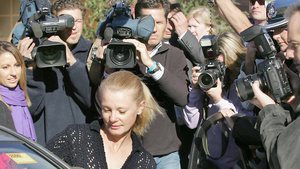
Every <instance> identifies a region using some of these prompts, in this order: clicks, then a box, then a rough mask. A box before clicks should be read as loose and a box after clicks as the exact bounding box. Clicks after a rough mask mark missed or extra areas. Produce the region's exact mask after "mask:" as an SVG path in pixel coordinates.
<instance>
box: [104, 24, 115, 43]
mask: <svg viewBox="0 0 300 169" xmlns="http://www.w3.org/2000/svg"><path fill="white" fill-rule="evenodd" d="M113 35H114V30H113V29H112V28H111V27H107V28H105V30H104V35H103V37H104V40H105V41H107V42H109V41H110V40H111V39H112V37H113Z"/></svg>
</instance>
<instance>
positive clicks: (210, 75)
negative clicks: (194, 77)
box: [198, 35, 226, 90]
mask: <svg viewBox="0 0 300 169" xmlns="http://www.w3.org/2000/svg"><path fill="white" fill-rule="evenodd" d="M217 39H218V38H217V37H216V36H215V35H205V36H203V37H202V38H201V40H200V44H201V47H202V50H203V54H204V57H205V58H206V63H205V64H200V65H199V66H200V75H199V77H198V84H199V86H200V88H201V89H202V90H208V89H210V88H212V87H214V86H215V85H216V83H217V79H218V78H220V80H221V81H223V80H224V77H225V71H226V66H225V64H224V62H220V61H218V60H217V57H218V56H219V55H220V51H219V48H218V43H217Z"/></svg>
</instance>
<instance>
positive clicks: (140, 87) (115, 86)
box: [96, 71, 164, 135]
mask: <svg viewBox="0 0 300 169" xmlns="http://www.w3.org/2000/svg"><path fill="white" fill-rule="evenodd" d="M105 90H110V91H123V90H127V91H128V90H130V91H134V92H133V96H132V97H133V99H134V100H135V101H136V103H141V102H142V101H145V108H144V109H143V112H142V113H141V114H140V115H138V116H137V119H136V122H135V124H134V126H133V131H134V132H135V133H136V134H137V135H143V134H144V133H145V132H146V130H147V128H148V127H149V125H150V123H151V122H152V121H153V120H154V118H155V117H156V115H158V114H161V115H162V114H163V113H164V109H163V108H161V107H160V106H159V105H158V103H157V102H156V101H155V99H154V98H153V96H152V94H151V93H150V90H149V88H148V87H147V86H146V85H145V84H144V83H143V82H142V81H141V80H140V78H139V77H138V76H136V75H134V74H133V73H131V72H129V71H118V72H115V73H112V74H110V75H109V76H108V77H107V78H106V79H105V80H104V81H102V82H101V85H100V86H99V88H98V90H97V92H96V104H97V107H98V112H100V111H101V110H100V109H101V108H100V106H99V105H101V104H100V102H101V100H100V97H101V93H102V92H104V91H105ZM124 99H126V98H124ZM99 110H100V111H99Z"/></svg>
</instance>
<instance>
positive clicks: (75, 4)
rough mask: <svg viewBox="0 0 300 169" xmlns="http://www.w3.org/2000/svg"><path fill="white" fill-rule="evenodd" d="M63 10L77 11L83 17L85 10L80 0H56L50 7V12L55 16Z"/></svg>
mask: <svg viewBox="0 0 300 169" xmlns="http://www.w3.org/2000/svg"><path fill="white" fill-rule="evenodd" d="M64 9H79V10H80V11H81V12H82V17H84V15H85V12H86V9H85V7H84V5H83V4H82V2H81V1H80V0H57V1H55V2H54V3H53V5H52V7H51V12H52V13H53V14H54V15H56V14H57V13H58V12H59V11H61V10H64Z"/></svg>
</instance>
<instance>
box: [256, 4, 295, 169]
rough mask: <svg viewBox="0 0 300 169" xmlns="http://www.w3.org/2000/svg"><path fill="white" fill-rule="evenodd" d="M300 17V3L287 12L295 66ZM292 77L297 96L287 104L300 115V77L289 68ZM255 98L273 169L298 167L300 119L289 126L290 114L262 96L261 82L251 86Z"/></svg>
mask: <svg viewBox="0 0 300 169" xmlns="http://www.w3.org/2000/svg"><path fill="white" fill-rule="evenodd" d="M299 17H300V4H299V3H298V4H297V5H295V6H294V7H291V8H290V9H288V11H287V18H289V23H288V32H289V34H288V39H289V45H290V48H289V49H288V50H290V51H291V52H294V54H295V57H294V60H293V63H294V64H296V65H298V64H299V63H300V62H299V60H300V59H299V58H300V53H299V45H298V44H299V42H300V38H299V36H300V33H299V26H300V22H299ZM286 72H287V73H288V75H289V78H290V83H291V85H292V87H293V89H294V95H293V96H292V97H291V98H290V99H289V100H288V103H289V104H290V105H291V106H292V107H293V110H294V111H295V112H296V113H299V106H300V105H299V96H300V95H299V82H300V81H299V80H300V79H299V77H298V76H297V75H296V74H295V73H293V72H292V71H290V70H289V69H287V71H286ZM252 88H253V92H254V94H255V98H254V99H252V102H253V103H254V104H256V105H257V106H259V107H261V108H262V110H261V111H260V113H259V117H260V119H261V125H260V134H261V137H262V141H263V145H264V147H265V149H266V153H267V157H268V162H269V164H270V167H271V168H274V169H276V168H289V169H294V168H295V169H296V168H299V165H300V163H299V160H298V156H299V144H298V140H299V136H300V133H299V131H300V130H299V118H297V119H295V120H294V121H293V122H291V123H290V124H288V125H286V121H287V113H286V110H284V109H283V108H282V107H281V106H279V105H277V104H276V103H275V101H274V100H273V99H272V98H271V97H270V96H268V95H267V94H265V93H263V92H262V91H261V89H260V87H259V83H258V82H254V84H253V85H252Z"/></svg>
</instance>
